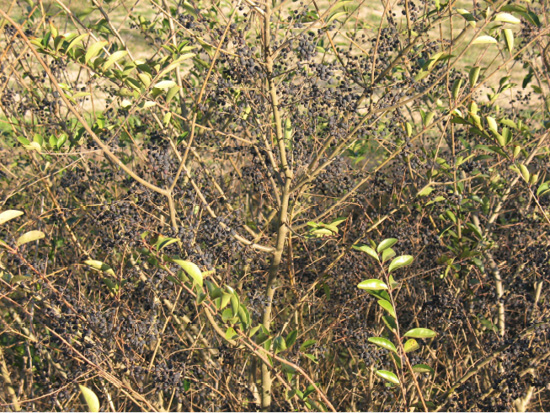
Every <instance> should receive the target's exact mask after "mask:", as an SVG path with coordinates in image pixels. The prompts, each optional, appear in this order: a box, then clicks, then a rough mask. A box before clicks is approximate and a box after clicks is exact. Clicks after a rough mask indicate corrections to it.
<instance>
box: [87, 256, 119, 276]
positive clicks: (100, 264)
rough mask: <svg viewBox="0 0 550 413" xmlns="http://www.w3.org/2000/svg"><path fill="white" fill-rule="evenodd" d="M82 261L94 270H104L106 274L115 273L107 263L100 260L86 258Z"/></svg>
mask: <svg viewBox="0 0 550 413" xmlns="http://www.w3.org/2000/svg"><path fill="white" fill-rule="evenodd" d="M84 263H85V264H87V265H89V266H90V267H92V268H93V269H95V270H98V271H102V272H104V273H106V274H110V275H112V276H114V275H115V272H114V271H113V269H112V268H111V267H109V266H108V265H107V264H105V263H103V262H101V261H98V260H86V261H84Z"/></svg>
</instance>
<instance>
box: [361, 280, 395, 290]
mask: <svg viewBox="0 0 550 413" xmlns="http://www.w3.org/2000/svg"><path fill="white" fill-rule="evenodd" d="M357 288H360V289H361V290H374V291H376V290H387V289H388V286H387V285H386V284H385V283H384V282H382V281H380V280H377V279H374V278H373V279H370V280H365V281H361V282H360V283H359V284H358V285H357Z"/></svg>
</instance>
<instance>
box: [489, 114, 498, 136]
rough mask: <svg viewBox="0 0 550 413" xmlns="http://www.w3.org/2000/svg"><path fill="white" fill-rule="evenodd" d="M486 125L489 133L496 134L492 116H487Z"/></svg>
mask: <svg viewBox="0 0 550 413" xmlns="http://www.w3.org/2000/svg"><path fill="white" fill-rule="evenodd" d="M487 125H489V130H490V131H491V132H494V133H495V134H498V125H497V121H496V120H495V118H493V117H492V116H487Z"/></svg>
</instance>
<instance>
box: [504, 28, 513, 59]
mask: <svg viewBox="0 0 550 413" xmlns="http://www.w3.org/2000/svg"><path fill="white" fill-rule="evenodd" d="M502 33H504V40H505V41H506V48H507V49H508V51H509V52H510V53H512V50H514V32H513V31H512V29H504V30H503V31H502Z"/></svg>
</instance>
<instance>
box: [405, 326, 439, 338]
mask: <svg viewBox="0 0 550 413" xmlns="http://www.w3.org/2000/svg"><path fill="white" fill-rule="evenodd" d="M436 335H437V333H436V332H435V331H433V330H430V329H429V328H413V329H412V330H409V331H407V332H406V333H405V335H404V336H403V337H411V338H432V337H435V336H436Z"/></svg>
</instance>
